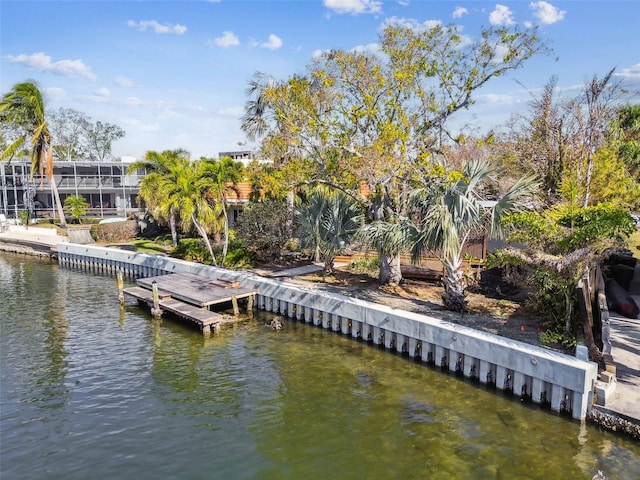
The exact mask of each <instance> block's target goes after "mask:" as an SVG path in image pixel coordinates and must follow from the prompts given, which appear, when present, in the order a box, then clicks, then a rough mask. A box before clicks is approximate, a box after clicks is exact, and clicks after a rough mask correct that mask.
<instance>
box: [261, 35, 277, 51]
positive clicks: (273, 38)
mask: <svg viewBox="0 0 640 480" xmlns="http://www.w3.org/2000/svg"><path fill="white" fill-rule="evenodd" d="M258 46H260V47H262V48H268V49H269V50H277V49H279V48H280V47H281V46H282V40H281V39H280V37H278V36H277V35H274V34H273V33H272V34H271V35H269V40H268V41H266V42H262V43H259V44H258Z"/></svg>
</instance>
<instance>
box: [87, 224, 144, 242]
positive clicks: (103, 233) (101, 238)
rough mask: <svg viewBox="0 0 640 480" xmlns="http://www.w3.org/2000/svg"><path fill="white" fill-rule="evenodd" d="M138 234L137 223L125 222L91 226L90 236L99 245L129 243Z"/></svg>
mask: <svg viewBox="0 0 640 480" xmlns="http://www.w3.org/2000/svg"><path fill="white" fill-rule="evenodd" d="M137 233H138V222H136V221H135V220H125V221H123V222H114V223H104V224H102V225H92V226H91V236H92V237H93V238H94V239H95V240H96V242H100V243H122V242H130V241H131V240H133V239H134V238H135V237H136V235H137Z"/></svg>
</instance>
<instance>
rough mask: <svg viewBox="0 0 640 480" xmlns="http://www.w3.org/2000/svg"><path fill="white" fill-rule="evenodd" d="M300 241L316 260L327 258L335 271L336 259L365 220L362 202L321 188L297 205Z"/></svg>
mask: <svg viewBox="0 0 640 480" xmlns="http://www.w3.org/2000/svg"><path fill="white" fill-rule="evenodd" d="M296 218H297V220H298V224H299V226H300V244H301V246H302V247H303V248H310V249H311V250H313V252H314V260H315V261H316V262H318V261H322V262H324V272H325V273H326V274H331V273H332V271H333V261H334V259H335V257H336V255H337V254H339V253H340V252H341V251H343V250H344V249H345V248H346V247H347V246H348V245H349V243H350V242H351V240H352V239H353V238H354V236H355V234H356V233H357V231H358V230H359V228H360V227H361V225H362V222H363V216H362V213H361V211H360V207H359V205H358V204H357V203H356V202H355V201H354V200H353V199H352V198H351V197H349V196H347V195H346V194H344V193H343V192H332V193H330V192H327V191H326V190H325V189H317V190H315V191H313V192H312V193H311V195H309V197H308V198H307V201H306V202H305V203H303V204H301V205H298V207H297V208H296Z"/></svg>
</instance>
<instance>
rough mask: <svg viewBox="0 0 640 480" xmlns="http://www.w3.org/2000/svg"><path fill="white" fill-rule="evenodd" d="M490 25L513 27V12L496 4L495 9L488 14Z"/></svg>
mask: <svg viewBox="0 0 640 480" xmlns="http://www.w3.org/2000/svg"><path fill="white" fill-rule="evenodd" d="M489 23H491V25H513V24H514V23H516V22H515V21H514V20H513V12H512V11H511V9H510V8H509V7H507V6H505V5H500V4H499V3H498V4H496V8H495V9H494V10H493V11H492V12H491V13H490V14H489Z"/></svg>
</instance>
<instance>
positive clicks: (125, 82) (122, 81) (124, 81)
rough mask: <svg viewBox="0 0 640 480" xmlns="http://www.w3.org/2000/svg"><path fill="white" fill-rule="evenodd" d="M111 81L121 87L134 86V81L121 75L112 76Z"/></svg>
mask: <svg viewBox="0 0 640 480" xmlns="http://www.w3.org/2000/svg"><path fill="white" fill-rule="evenodd" d="M113 83H115V84H116V85H117V86H119V87H122V88H132V87H135V86H136V83H135V82H134V81H133V80H131V79H130V78H127V77H123V76H122V75H118V76H116V77H114V78H113Z"/></svg>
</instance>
